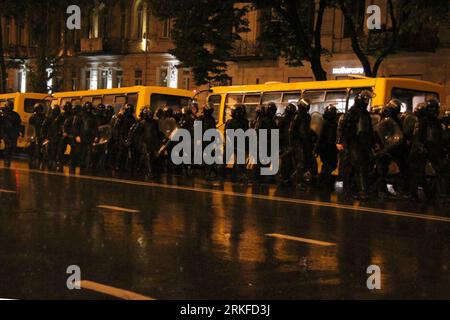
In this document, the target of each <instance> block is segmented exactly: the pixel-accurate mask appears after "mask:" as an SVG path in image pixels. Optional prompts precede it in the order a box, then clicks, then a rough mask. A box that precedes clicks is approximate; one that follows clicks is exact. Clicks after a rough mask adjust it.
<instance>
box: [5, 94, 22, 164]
mask: <svg viewBox="0 0 450 320" xmlns="http://www.w3.org/2000/svg"><path fill="white" fill-rule="evenodd" d="M2 117H3V121H2V123H3V141H4V143H5V150H4V158H5V161H4V163H5V167H10V166H11V158H12V154H13V152H14V150H15V149H16V147H17V139H18V138H19V135H20V134H21V132H20V128H21V124H22V120H21V118H20V116H19V114H18V113H17V112H15V111H14V103H13V102H12V101H7V102H6V105H5V107H4V108H3V112H2Z"/></svg>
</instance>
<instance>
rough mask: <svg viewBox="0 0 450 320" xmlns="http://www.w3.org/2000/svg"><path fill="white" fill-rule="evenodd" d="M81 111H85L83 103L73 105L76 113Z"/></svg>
mask: <svg viewBox="0 0 450 320" xmlns="http://www.w3.org/2000/svg"><path fill="white" fill-rule="evenodd" d="M81 111H83V108H82V107H81V105H79V104H76V105H75V106H74V107H73V112H74V113H76V114H78V113H80V112H81Z"/></svg>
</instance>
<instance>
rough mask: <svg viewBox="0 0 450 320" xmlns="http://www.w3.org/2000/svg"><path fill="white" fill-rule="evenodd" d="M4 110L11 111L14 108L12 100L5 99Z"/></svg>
mask: <svg viewBox="0 0 450 320" xmlns="http://www.w3.org/2000/svg"><path fill="white" fill-rule="evenodd" d="M5 110H7V111H13V110H14V102H12V101H11V100H8V101H6V104H5Z"/></svg>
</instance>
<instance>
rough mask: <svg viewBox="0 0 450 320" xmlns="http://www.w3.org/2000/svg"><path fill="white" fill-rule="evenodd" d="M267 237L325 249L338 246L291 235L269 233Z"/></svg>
mask: <svg viewBox="0 0 450 320" xmlns="http://www.w3.org/2000/svg"><path fill="white" fill-rule="evenodd" d="M266 236H268V237H272V238H278V239H284V240H292V241H298V242H304V243H308V244H314V245H318V246H323V247H330V246H335V245H336V244H335V243H331V242H326V241H320V240H314V239H307V238H300V237H294V236H289V235H285V234H280V233H267V234H266Z"/></svg>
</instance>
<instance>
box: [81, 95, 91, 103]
mask: <svg viewBox="0 0 450 320" xmlns="http://www.w3.org/2000/svg"><path fill="white" fill-rule="evenodd" d="M85 102H91V103H92V96H86V97H82V98H81V103H82V104H84V103H85Z"/></svg>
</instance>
